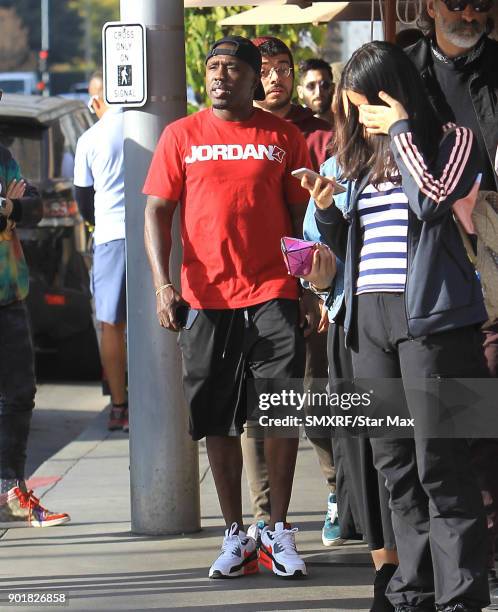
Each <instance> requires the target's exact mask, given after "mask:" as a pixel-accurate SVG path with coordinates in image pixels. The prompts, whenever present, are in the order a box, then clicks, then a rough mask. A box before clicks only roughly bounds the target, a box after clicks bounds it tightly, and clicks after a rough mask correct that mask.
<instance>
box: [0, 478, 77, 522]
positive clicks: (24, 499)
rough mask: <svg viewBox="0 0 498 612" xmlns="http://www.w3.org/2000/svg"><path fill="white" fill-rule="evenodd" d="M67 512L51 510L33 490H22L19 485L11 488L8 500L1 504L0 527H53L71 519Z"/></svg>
mask: <svg viewBox="0 0 498 612" xmlns="http://www.w3.org/2000/svg"><path fill="white" fill-rule="evenodd" d="M70 520H71V518H70V516H69V514H66V513H65V512H62V513H57V512H50V510H47V509H46V508H44V507H43V506H42V505H41V504H40V500H39V499H38V498H37V497H35V496H34V495H33V491H22V490H21V489H20V488H19V487H14V488H12V489H10V491H9V492H8V494H7V501H6V503H5V504H3V505H2V506H0V527H1V528H3V529H10V528H11V527H53V526H55V525H62V524H64V523H67V522H68V521H70Z"/></svg>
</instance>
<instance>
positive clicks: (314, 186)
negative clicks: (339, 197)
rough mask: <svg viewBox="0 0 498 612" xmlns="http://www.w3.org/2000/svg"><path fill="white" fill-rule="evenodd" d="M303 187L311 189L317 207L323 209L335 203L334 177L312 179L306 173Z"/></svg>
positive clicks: (302, 183) (310, 192)
mask: <svg viewBox="0 0 498 612" xmlns="http://www.w3.org/2000/svg"><path fill="white" fill-rule="evenodd" d="M301 187H304V189H307V190H308V191H309V194H310V196H311V197H312V198H313V200H315V204H316V205H317V207H318V208H321V209H322V210H325V209H326V208H329V207H330V206H332V204H333V203H334V187H335V181H334V180H333V179H329V178H326V177H323V178H319V179H316V180H315V181H312V180H310V178H309V177H308V176H307V175H306V174H305V175H304V176H303V178H302V179H301Z"/></svg>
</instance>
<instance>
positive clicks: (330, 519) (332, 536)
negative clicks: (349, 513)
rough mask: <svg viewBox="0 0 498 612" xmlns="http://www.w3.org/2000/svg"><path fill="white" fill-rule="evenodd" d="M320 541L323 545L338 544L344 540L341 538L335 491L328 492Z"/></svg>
mask: <svg viewBox="0 0 498 612" xmlns="http://www.w3.org/2000/svg"><path fill="white" fill-rule="evenodd" d="M322 542H323V545H324V546H340V545H341V544H344V542H345V540H343V538H341V529H340V527H339V515H338V513H337V498H336V496H335V493H330V495H329V499H328V502H327V514H326V515H325V522H324V524H323V529H322Z"/></svg>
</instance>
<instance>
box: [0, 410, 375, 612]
mask: <svg viewBox="0 0 498 612" xmlns="http://www.w3.org/2000/svg"><path fill="white" fill-rule="evenodd" d="M106 419H107V414H106V413H105V412H102V413H101V414H100V415H99V416H97V417H96V418H95V420H94V421H93V422H92V424H91V425H90V427H88V428H87V429H86V430H85V432H84V433H83V434H82V435H81V436H80V437H79V438H78V439H77V440H75V441H74V442H72V443H70V444H69V445H68V446H66V447H65V448H63V449H62V450H61V451H60V452H58V453H57V454H56V455H54V456H53V457H52V458H51V459H50V460H48V461H47V462H45V463H44V464H43V465H42V466H40V468H39V469H38V470H37V472H36V473H35V475H34V477H35V479H36V481H35V482H36V484H37V489H36V494H37V495H39V496H41V497H42V500H43V503H44V505H46V506H47V507H48V508H50V509H54V510H57V511H66V512H69V513H70V514H71V517H72V522H71V523H69V524H68V525H65V526H62V527H54V528H51V529H11V530H8V531H7V532H5V533H4V535H3V537H1V539H0V610H2V611H3V610H9V609H13V610H14V609H15V610H33V609H41V610H47V611H48V610H58V609H61V606H49V605H45V606H43V607H42V606H40V605H36V604H34V605H32V606H31V607H26V606H23V605H21V604H16V605H13V604H11V605H9V604H8V594H9V593H16V594H20V593H42V592H44V593H48V592H50V593H64V594H65V595H66V597H67V599H68V600H69V603H68V604H67V606H66V609H69V610H71V611H72V610H99V611H106V610H122V611H133V612H136V611H139V610H185V611H188V610H206V611H207V610H241V611H249V610H251V611H253V610H254V611H259V610H330V611H333V612H335V611H337V612H339V611H341V612H344V611H346V610H347V611H353V612H366V611H367V610H368V609H369V608H370V602H371V594H372V587H371V584H372V581H373V569H372V567H371V564H370V555H369V554H368V552H367V550H366V548H365V546H364V545H362V544H359V543H351V544H349V545H346V546H343V547H338V548H336V549H327V548H325V547H324V546H323V545H322V543H321V533H320V530H321V527H322V524H323V518H324V512H325V508H326V498H327V490H326V487H325V485H324V482H323V478H322V477H321V474H320V470H319V467H318V461H317V459H316V456H315V453H314V451H313V449H312V448H311V446H310V445H309V443H308V442H307V441H303V442H302V443H301V448H300V452H299V458H298V466H297V471H296V479H295V484H294V494H293V498H292V501H291V507H290V515H289V519H290V520H291V521H292V523H293V524H294V525H295V526H297V527H299V529H300V532H299V533H298V534H297V545H298V549H299V551H300V552H301V553H302V554H303V556H304V557H305V559H306V563H307V566H308V571H309V576H308V577H307V578H306V579H302V580H297V581H296V580H292V581H290V580H282V579H279V578H277V577H274V576H273V575H272V574H270V573H268V572H266V571H265V572H264V573H260V574H259V575H255V576H249V577H246V578H238V579H234V580H223V581H220V580H216V581H212V580H209V579H208V578H207V570H208V568H209V566H210V564H211V562H212V561H213V559H214V558H215V556H216V555H217V553H218V550H219V547H220V545H221V537H222V532H223V521H222V519H221V515H220V510H219V505H218V501H217V497H216V492H215V487H214V482H213V479H212V475H211V472H210V471H209V468H208V464H207V457H206V451H205V448H204V447H203V446H200V474H201V475H202V474H205V477H204V478H203V480H202V483H201V508H202V527H203V529H202V531H201V532H199V533H197V534H193V535H189V536H183V537H181V536H177V537H171V536H169V537H154V538H151V537H144V536H139V535H133V534H131V533H130V504H129V472H128V438H127V436H125V435H124V434H122V433H112V434H110V433H109V432H107V430H106ZM243 489H244V493H246V486H245V484H244V486H243ZM244 503H245V506H244V507H245V508H249V502H248V499H247V495H246V498H245V502H244ZM246 520H247V523H249V522H250V517H249V516H247V519H246ZM0 536H1V532H0ZM62 609H64V608H62Z"/></svg>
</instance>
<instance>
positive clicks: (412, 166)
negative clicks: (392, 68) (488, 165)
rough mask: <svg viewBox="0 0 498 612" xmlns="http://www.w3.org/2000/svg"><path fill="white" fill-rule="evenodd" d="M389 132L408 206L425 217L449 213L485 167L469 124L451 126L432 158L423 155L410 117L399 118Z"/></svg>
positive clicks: (421, 216) (419, 216)
mask: <svg viewBox="0 0 498 612" xmlns="http://www.w3.org/2000/svg"><path fill="white" fill-rule="evenodd" d="M389 133H390V136H391V149H392V151H393V154H394V158H395V160H396V164H397V166H398V169H399V171H400V174H401V178H402V183H403V190H404V192H405V194H406V195H407V197H408V203H409V206H410V208H411V209H412V211H413V212H414V213H415V214H416V215H417V217H418V218H419V219H421V220H423V221H428V220H430V219H433V218H435V217H439V216H441V215H443V214H446V212H448V210H449V209H450V207H451V206H452V204H454V203H455V202H456V201H457V200H459V199H460V198H462V197H464V196H466V195H467V194H468V193H469V191H470V190H471V189H472V186H473V184H474V182H475V180H476V178H477V175H478V174H479V172H481V171H482V170H481V168H480V157H479V154H478V151H477V143H476V139H475V138H474V135H473V133H472V130H470V129H468V128H465V127H457V126H452V127H451V128H449V129H448V130H447V131H446V132H445V134H444V136H443V138H442V140H441V143H440V146H439V150H438V153H437V156H436V159H434V160H433V161H431V162H428V160H426V159H425V158H424V156H423V154H422V152H421V150H420V147H419V146H418V145H417V142H416V138H415V135H414V134H413V133H412V132H411V131H410V124H409V122H408V121H405V120H403V121H397V122H396V123H395V124H394V125H393V126H391V129H390V131H389Z"/></svg>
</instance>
